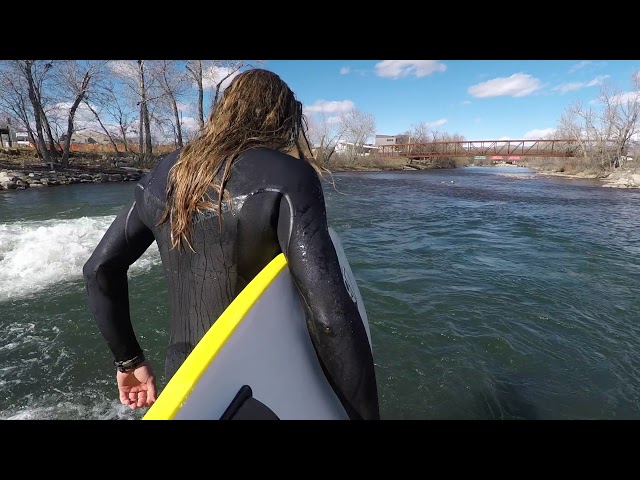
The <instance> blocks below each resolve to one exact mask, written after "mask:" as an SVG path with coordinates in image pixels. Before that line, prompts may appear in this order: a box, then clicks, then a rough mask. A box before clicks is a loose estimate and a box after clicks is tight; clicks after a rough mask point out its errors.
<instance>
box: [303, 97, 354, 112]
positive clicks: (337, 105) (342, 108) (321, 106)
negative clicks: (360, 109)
mask: <svg viewBox="0 0 640 480" xmlns="http://www.w3.org/2000/svg"><path fill="white" fill-rule="evenodd" d="M354 107H355V103H353V102H352V101H351V100H342V101H335V100H334V101H327V100H316V101H315V102H314V103H313V104H312V105H307V106H306V107H304V110H305V112H306V113H316V112H323V113H343V112H348V111H350V110H353V108H354Z"/></svg>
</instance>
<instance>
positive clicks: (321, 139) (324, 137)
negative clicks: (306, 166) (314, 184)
mask: <svg viewBox="0 0 640 480" xmlns="http://www.w3.org/2000/svg"><path fill="white" fill-rule="evenodd" d="M305 116H306V119H307V125H308V137H309V142H310V143H311V146H312V147H313V148H314V149H315V158H316V160H317V161H318V163H320V164H321V165H328V164H329V161H330V160H331V157H332V156H333V155H334V154H335V151H336V146H337V145H338V142H339V141H340V140H341V139H342V137H343V135H344V133H345V125H344V124H343V123H342V119H341V118H340V117H336V116H331V115H329V114H327V113H326V112H313V113H307V114H306V115H305Z"/></svg>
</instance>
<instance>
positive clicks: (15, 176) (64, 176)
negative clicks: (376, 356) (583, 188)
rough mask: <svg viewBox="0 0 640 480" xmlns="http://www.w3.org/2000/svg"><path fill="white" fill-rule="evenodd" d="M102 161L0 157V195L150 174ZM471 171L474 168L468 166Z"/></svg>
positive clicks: (637, 177) (611, 182) (585, 176)
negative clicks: (60, 162) (65, 164)
mask: <svg viewBox="0 0 640 480" xmlns="http://www.w3.org/2000/svg"><path fill="white" fill-rule="evenodd" d="M105 163H106V162H105V161H104V160H96V159H91V158H73V159H72V163H71V166H70V167H69V168H66V169H61V168H59V167H57V168H56V167H54V169H53V170H50V168H49V166H48V164H44V163H42V162H41V161H38V160H37V159H34V158H32V157H29V158H26V157H22V156H19V157H17V156H5V155H2V156H0V191H2V190H26V189H29V188H39V187H48V186H56V185H71V184H75V183H105V182H123V181H138V180H139V179H140V178H142V176H143V175H145V174H146V173H147V172H149V169H147V168H137V167H116V166H112V165H109V164H105ZM469 166H470V167H473V166H476V165H469ZM477 166H483V167H489V168H504V167H513V168H528V169H530V170H532V171H533V172H534V175H535V176H536V177H540V176H542V177H544V176H547V177H560V178H566V179H577V180H597V181H599V182H601V183H602V186H603V187H612V188H640V168H635V169H624V170H622V169H619V170H616V171H614V172H612V173H610V174H609V175H606V176H598V175H596V174H593V173H588V172H587V173H581V172H577V173H572V174H568V173H563V172H557V171H546V170H544V169H538V168H535V167H534V166H531V165H511V164H498V165H477ZM465 167H467V166H458V167H454V168H437V167H432V166H428V165H420V164H418V165H416V164H401V163H398V162H395V164H392V165H391V164H390V165H383V166H381V165H375V166H374V165H371V166H366V165H353V166H345V165H340V166H329V167H328V172H329V173H331V174H340V173H376V172H400V171H405V172H412V171H414V172H415V171H424V170H453V169H456V168H465ZM505 175H508V176H510V177H513V178H531V177H530V176H529V175H526V176H525V175H521V174H517V173H515V174H505Z"/></svg>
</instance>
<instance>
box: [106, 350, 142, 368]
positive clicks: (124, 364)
mask: <svg viewBox="0 0 640 480" xmlns="http://www.w3.org/2000/svg"><path fill="white" fill-rule="evenodd" d="M144 360H145V358H144V354H143V353H140V355H136V356H135V357H133V358H130V359H129V360H122V361H119V362H118V361H114V362H113V364H114V365H115V367H116V368H117V369H118V371H119V372H123V373H126V372H130V371H132V370H135V369H136V368H138V367H139V366H140V364H141V363H142V362H144Z"/></svg>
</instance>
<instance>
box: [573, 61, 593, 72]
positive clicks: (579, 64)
mask: <svg viewBox="0 0 640 480" xmlns="http://www.w3.org/2000/svg"><path fill="white" fill-rule="evenodd" d="M592 63H593V62H592V61H591V60H582V61H581V62H579V63H576V64H575V65H571V67H570V68H569V73H573V72H576V71H578V70H580V69H581V68H584V67H586V66H587V65H591V64H592Z"/></svg>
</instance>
